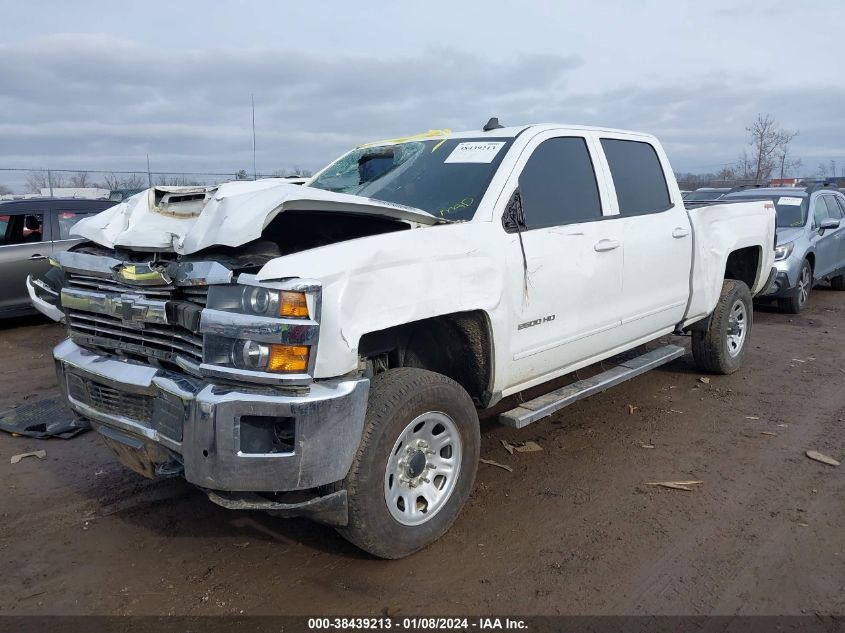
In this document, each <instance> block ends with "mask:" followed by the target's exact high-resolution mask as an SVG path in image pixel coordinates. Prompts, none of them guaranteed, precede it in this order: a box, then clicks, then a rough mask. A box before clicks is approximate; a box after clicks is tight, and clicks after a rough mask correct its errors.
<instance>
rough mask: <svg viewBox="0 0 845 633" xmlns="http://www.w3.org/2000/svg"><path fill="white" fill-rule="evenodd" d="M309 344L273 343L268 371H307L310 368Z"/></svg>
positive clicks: (299, 372)
mask: <svg viewBox="0 0 845 633" xmlns="http://www.w3.org/2000/svg"><path fill="white" fill-rule="evenodd" d="M308 352H309V348H308V346H307V345H271V346H270V362H268V363H267V370H268V371H275V372H287V373H298V374H301V373H305V371H306V369H308Z"/></svg>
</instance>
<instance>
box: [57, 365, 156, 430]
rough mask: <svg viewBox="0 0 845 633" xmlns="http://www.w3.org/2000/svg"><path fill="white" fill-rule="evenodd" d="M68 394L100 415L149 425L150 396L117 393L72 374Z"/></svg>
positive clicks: (68, 384) (150, 411) (150, 417)
mask: <svg viewBox="0 0 845 633" xmlns="http://www.w3.org/2000/svg"><path fill="white" fill-rule="evenodd" d="M67 386H68V393H69V394H70V396H71V397H72V398H73V399H74V400H77V401H79V402H81V403H83V404H87V405H88V406H90V407H93V408H94V409H96V410H97V411H99V412H101V413H107V414H110V415H119V416H121V417H124V418H129V419H131V420H137V421H138V422H143V423H145V424H149V423H150V421H151V420H152V417H153V401H154V398H153V397H152V396H144V395H139V394H135V393H126V392H124V391H118V390H117V389H114V388H113V387H109V386H108V385H104V384H102V383H99V382H94V381H93V380H84V379H82V378H80V377H79V376H76V375H74V374H69V375H68V378H67Z"/></svg>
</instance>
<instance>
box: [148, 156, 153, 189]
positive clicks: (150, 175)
mask: <svg viewBox="0 0 845 633" xmlns="http://www.w3.org/2000/svg"><path fill="white" fill-rule="evenodd" d="M147 184H148V185H149V187H150V189H152V188H153V175H152V173H151V172H150V155H149V154H147Z"/></svg>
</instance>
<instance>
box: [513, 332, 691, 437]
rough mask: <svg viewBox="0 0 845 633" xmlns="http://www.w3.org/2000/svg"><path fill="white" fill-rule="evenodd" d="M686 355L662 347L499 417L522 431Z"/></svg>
mask: <svg viewBox="0 0 845 633" xmlns="http://www.w3.org/2000/svg"><path fill="white" fill-rule="evenodd" d="M685 353H686V350H684V348H683V347H679V346H678V345H666V346H664V347H660V348H658V349H655V350H652V351H650V352H647V353H645V354H643V355H642V356H637V357H636V358H633V359H631V360H627V361H625V362H624V363H621V364H619V365H617V366H615V367H613V368H612V369H608V370H607V371H603V372H602V373H600V374H597V375H595V376H593V377H592V378H585V379H584V380H579V381H578V382H574V383H572V384H571V385H566V386H565V387H561V388H560V389H555V390H554V391H552V392H550V393H547V394H545V395H542V396H539V397H537V398H534V399H533V400H529V401H528V402H523V403H522V404H520V405H519V406H518V407H516V408H515V409H511V410H510V411H505V412H504V413H501V414H499V422H501V423H502V424H504V425H506V426H512V427H514V428H517V429H521V428H522V427H524V426H528V425H529V424H531V423H532V422H536V421H537V420H541V419H542V418H545V417H548V416H550V415H552V414H553V413H556V412H557V411H560V410H561V409H563V408H564V407H568V406H569V405H570V404H573V403H574V402H578V401H579V400H582V399H584V398H587V397H588V396H592V395H593V394H596V393H601V392H602V391H604V390H606V389H609V388H610V387H613V386H614V385H618V384H619V383H620V382H625V381H626V380H630V379H631V378H634V377H636V376H639V375H640V374H643V373H645V372H647V371H648V370H649V369H654V368H655V367H659V366H660V365H664V364H666V363H668V362H669V361H671V360H674V359H676V358H679V357H680V356H683V355H684V354H685Z"/></svg>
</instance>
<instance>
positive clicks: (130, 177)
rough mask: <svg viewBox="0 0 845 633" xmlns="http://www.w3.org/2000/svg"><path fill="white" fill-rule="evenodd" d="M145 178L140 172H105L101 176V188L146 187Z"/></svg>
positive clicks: (113, 189)
mask: <svg viewBox="0 0 845 633" xmlns="http://www.w3.org/2000/svg"><path fill="white" fill-rule="evenodd" d="M146 188H147V179H146V178H144V177H143V176H142V175H141V174H122V175H118V174H106V175H105V176H103V189H110V190H112V191H115V190H117V189H146Z"/></svg>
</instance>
